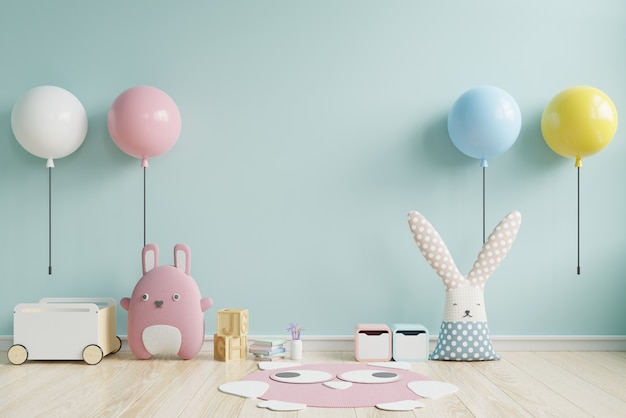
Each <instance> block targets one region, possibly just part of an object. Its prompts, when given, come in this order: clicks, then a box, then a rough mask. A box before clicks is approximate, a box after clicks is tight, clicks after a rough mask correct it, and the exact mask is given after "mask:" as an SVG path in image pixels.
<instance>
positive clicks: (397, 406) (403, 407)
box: [376, 400, 426, 411]
mask: <svg viewBox="0 0 626 418" xmlns="http://www.w3.org/2000/svg"><path fill="white" fill-rule="evenodd" d="M425 406H426V405H424V404H423V403H422V402H420V401H413V400H407V401H398V402H389V403H379V404H378V405H376V408H378V409H382V410H384V411H412V410H414V409H415V408H423V407H425Z"/></svg>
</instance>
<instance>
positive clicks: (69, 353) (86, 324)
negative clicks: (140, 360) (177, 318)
mask: <svg viewBox="0 0 626 418" xmlns="http://www.w3.org/2000/svg"><path fill="white" fill-rule="evenodd" d="M115 308H116V303H115V300H114V299H111V298H44V299H41V300H40V301H39V303H20V304H18V305H17V306H16V307H15V310H14V312H13V345H12V346H11V348H9V351H8V353H7V354H8V357H9V361H10V362H11V363H13V364H22V363H24V362H25V361H26V360H84V361H85V363H87V364H98V363H100V361H101V360H102V358H103V357H104V356H106V355H107V354H110V353H117V352H118V351H119V350H120V349H121V348H122V340H121V339H120V338H119V337H118V336H117V335H115V325H116V322H115Z"/></svg>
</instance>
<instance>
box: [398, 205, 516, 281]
mask: <svg viewBox="0 0 626 418" xmlns="http://www.w3.org/2000/svg"><path fill="white" fill-rule="evenodd" d="M521 221H522V215H521V214H520V212H519V211H513V212H511V213H509V214H508V215H507V216H505V217H504V219H502V220H501V221H500V223H499V224H498V225H497V226H496V227H495V229H494V230H493V232H492V233H491V235H490V236H489V238H488V239H487V241H486V242H485V243H484V244H483V247H482V249H481V251H480V252H479V253H478V257H477V259H476V261H475V262H474V264H473V266H472V269H471V270H470V272H469V274H468V275H467V276H463V275H462V274H461V273H460V272H459V269H458V268H457V266H456V264H455V263H454V260H453V258H452V256H451V255H450V251H449V250H448V247H446V244H445V243H444V242H443V239H442V238H441V236H440V235H439V233H438V232H437V230H436V229H435V228H434V227H433V226H432V225H431V224H430V222H428V220H427V219H426V218H425V217H424V215H422V214H421V213H419V212H416V211H411V212H410V213H409V226H410V227H411V232H412V233H413V239H414V240H415V242H416V243H417V246H418V247H419V249H420V251H421V253H422V255H423V256H424V258H425V259H426V261H428V264H430V266H431V267H432V268H433V270H435V272H436V273H437V274H438V275H439V277H441V280H443V283H444V285H445V286H446V289H455V288H457V287H459V286H460V285H461V284H463V283H467V281H469V284H470V285H472V286H480V287H482V286H484V285H485V282H486V281H487V279H488V278H489V276H490V275H491V274H492V273H493V271H494V270H495V269H496V268H497V267H498V266H499V265H500V263H501V262H502V260H504V257H505V256H506V254H507V253H508V251H509V249H510V248H511V246H512V245H513V242H514V241H515V238H516V236H517V231H518V230H519V227H520V224H521Z"/></svg>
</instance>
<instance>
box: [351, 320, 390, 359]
mask: <svg viewBox="0 0 626 418" xmlns="http://www.w3.org/2000/svg"><path fill="white" fill-rule="evenodd" d="M354 356H355V357H356V359H357V361H365V362H368V361H389V360H391V356H392V352H391V329H389V327H388V326H387V325H385V324H358V325H357V326H356V329H355V331H354Z"/></svg>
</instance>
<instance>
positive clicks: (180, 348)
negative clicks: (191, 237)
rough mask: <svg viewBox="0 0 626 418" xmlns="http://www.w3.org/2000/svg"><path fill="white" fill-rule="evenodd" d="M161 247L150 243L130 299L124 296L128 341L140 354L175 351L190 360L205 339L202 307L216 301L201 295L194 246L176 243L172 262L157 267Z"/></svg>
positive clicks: (123, 304)
mask: <svg viewBox="0 0 626 418" xmlns="http://www.w3.org/2000/svg"><path fill="white" fill-rule="evenodd" d="M158 258H159V248H158V247H157V245H156V244H148V245H146V246H145V247H144V248H143V251H142V266H143V276H142V277H141V279H139V282H137V285H136V286H135V289H134V290H133V294H132V296H131V297H130V298H123V299H122V300H121V301H120V305H122V308H124V309H125V310H127V311H128V345H129V347H130V350H131V351H132V352H133V354H134V355H135V356H137V358H139V359H141V360H146V359H149V358H151V357H152V356H153V355H157V354H176V355H178V357H180V358H182V359H184V360H188V359H191V358H193V357H195V356H196V354H198V352H199V351H200V349H201V348H202V343H203V342H204V312H205V311H206V310H208V309H209V308H210V307H211V306H212V305H213V300H212V299H211V298H203V297H202V296H201V295H200V289H199V288H198V285H197V284H196V282H195V281H194V280H193V279H192V278H191V276H190V275H189V271H190V265H191V251H190V250H189V247H188V246H186V245H185V244H176V246H175V247H174V265H173V266H168V265H165V266H159V265H158Z"/></svg>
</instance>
